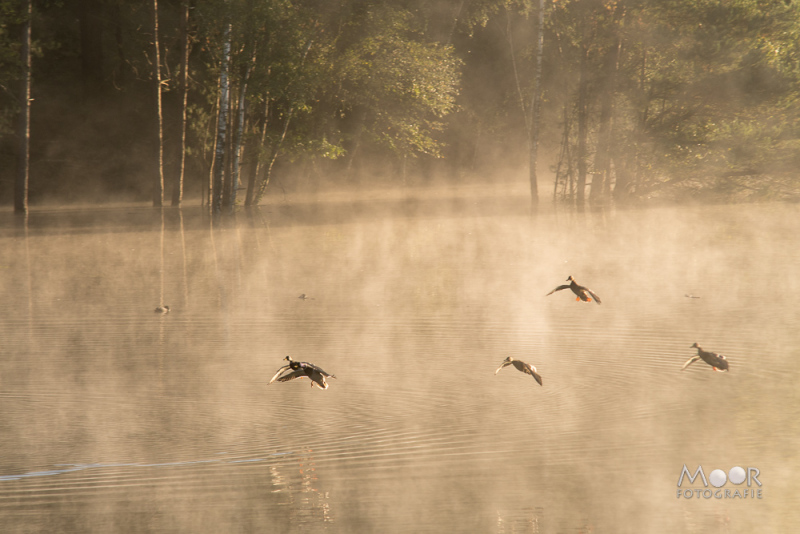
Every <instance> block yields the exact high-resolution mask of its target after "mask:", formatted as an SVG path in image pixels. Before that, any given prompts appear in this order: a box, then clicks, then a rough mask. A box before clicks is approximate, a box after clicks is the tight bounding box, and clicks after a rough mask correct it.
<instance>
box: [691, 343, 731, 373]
mask: <svg viewBox="0 0 800 534" xmlns="http://www.w3.org/2000/svg"><path fill="white" fill-rule="evenodd" d="M691 348H693V349H697V354H696V355H695V356H692V357H691V358H689V361H687V362H686V363H684V364H683V367H681V371H683V370H684V369H686V368H687V367H689V366H690V365H692V364H693V363H694V362H696V361H697V360H703V361H704V362H706V363H707V364H708V365H710V366H711V367H712V368H713V369H714V370H715V371H720V372H723V373H725V372H727V371H728V360H727V358H725V356H723V355H722V354H717V353H716V352H707V351H704V350H703V349H701V348H700V345H698V344H697V343H695V344H694V345H692V346H691Z"/></svg>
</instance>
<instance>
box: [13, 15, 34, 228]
mask: <svg viewBox="0 0 800 534" xmlns="http://www.w3.org/2000/svg"><path fill="white" fill-rule="evenodd" d="M23 9H24V10H25V22H23V25H22V35H21V37H22V47H21V48H20V63H21V64H22V83H21V87H20V89H21V90H20V112H19V154H18V156H17V179H16V181H15V183H14V211H15V212H16V213H28V176H29V173H30V145H31V18H32V16H33V1H32V0H26V2H25V4H24V6H23Z"/></svg>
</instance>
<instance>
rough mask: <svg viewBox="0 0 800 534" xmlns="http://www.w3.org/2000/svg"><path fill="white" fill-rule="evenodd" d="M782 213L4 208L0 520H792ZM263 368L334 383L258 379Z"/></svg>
mask: <svg viewBox="0 0 800 534" xmlns="http://www.w3.org/2000/svg"><path fill="white" fill-rule="evenodd" d="M798 229H799V228H798V217H797V207H796V206H794V205H788V204H756V205H720V206H699V205H698V206H688V207H686V206H685V207H656V208H649V209H631V210H613V211H606V212H604V213H596V212H587V213H586V214H583V215H580V214H576V213H574V212H567V211H564V212H560V211H546V212H544V213H542V214H541V215H540V216H539V217H537V218H535V219H531V217H530V216H529V215H528V213H527V198H525V196H524V195H519V196H514V195H508V196H506V195H504V194H501V193H498V192H497V190H494V192H491V191H486V190H480V189H470V190H465V191H459V192H457V193H453V192H451V191H434V192H427V193H424V194H423V193H421V194H419V195H416V196H415V195H404V196H402V197H398V196H392V195H388V194H384V193H379V192H378V193H365V194H364V197H363V198H360V199H358V200H357V201H353V200H352V199H349V198H348V197H345V196H342V197H341V198H327V199H321V200H317V201H303V200H300V199H294V198H288V199H276V200H273V201H271V202H270V203H268V204H267V205H265V206H263V207H262V208H261V209H260V210H258V211H256V212H254V213H250V214H248V213H246V212H241V213H238V214H237V215H236V217H235V218H233V217H224V218H222V219H220V220H214V221H212V220H210V219H209V218H208V217H206V216H205V215H204V214H203V213H202V212H201V211H200V210H199V209H197V208H194V209H185V210H183V211H182V212H180V211H177V210H173V209H165V210H164V211H163V212H162V211H159V210H154V209H153V208H145V207H141V206H115V207H113V208H108V209H96V208H94V209H85V210H84V209H69V210H55V209H54V210H34V211H33V212H32V213H31V214H30V216H29V219H28V222H27V225H25V224H23V223H22V222H20V220H18V219H15V218H13V216H12V215H11V214H10V213H8V212H3V213H0V250H2V256H0V273H2V274H1V276H0V298H1V299H2V302H3V313H2V320H1V321H0V336H1V337H2V340H3V344H2V351H1V352H0V354H1V355H2V356H1V357H0V405H1V406H2V410H0V521H2V524H3V529H2V530H3V532H45V531H47V532H51V531H52V532H56V531H57V532H123V531H124V532H197V533H204V532H298V531H311V532H317V531H329V532H496V533H511V532H543V533H561V532H564V533H572V532H575V533H577V532H595V533H599V532H612V533H627V532H630V533H642V532H748V533H749V532H776V533H777V532H789V531H791V530H792V526H796V525H797V524H800V511H798V508H797V506H796V502H797V495H798V490H800V470H798V466H799V465H800V460H799V459H798V453H797V451H798V443H800V422H798V421H800V408H799V407H800V403H799V401H800V393H799V392H798V387H797V383H798V373H799V372H800V363H798V361H799V360H798V356H800V354H799V351H798V348H797V346H798V340H799V339H800V334H798V325H800V321H798V312H797V302H798V300H799V299H800V285H799V283H798V278H797V276H796V273H797V267H798V265H800V249H798V247H797V235H798ZM569 275H572V276H574V277H575V278H576V280H577V281H578V283H581V284H584V285H586V286H588V287H590V288H591V289H592V290H593V291H595V292H596V293H597V294H598V295H599V296H600V297H601V298H602V304H601V305H596V304H595V303H594V302H592V303H581V302H576V301H575V296H574V295H573V294H572V293H571V292H570V291H561V292H557V293H555V294H552V295H550V296H547V297H545V295H546V294H547V293H548V292H549V291H551V290H552V289H553V288H554V287H556V286H558V285H561V284H564V283H566V282H565V280H566V278H567V277H568V276H569ZM302 293H305V294H306V295H307V296H308V297H309V299H307V300H302V299H299V298H298V296H299V295H300V294H302ZM686 295H692V296H695V297H699V298H688V297H687V296H686ZM159 304H166V305H169V306H170V307H171V310H172V311H171V312H170V313H169V314H167V315H164V316H162V315H159V314H155V313H154V312H153V310H154V308H155V307H156V306H157V305H159ZM695 342H696V343H698V344H699V345H701V346H702V347H703V348H704V349H705V350H710V351H714V352H720V353H722V354H724V355H726V356H727V359H728V362H729V364H730V372H728V373H719V372H714V371H713V370H712V368H711V367H710V366H709V365H707V364H705V363H704V362H702V361H700V362H697V363H694V364H693V365H691V366H690V367H688V368H687V369H686V370H684V371H681V367H682V366H683V364H684V363H685V362H686V361H687V360H688V359H689V358H691V357H692V356H693V355H694V354H696V351H695V349H692V348H690V347H691V345H692V344H693V343H695ZM287 354H288V355H291V356H292V357H293V358H295V359H297V360H301V361H308V362H312V363H314V364H316V365H319V366H320V367H322V368H323V369H325V370H326V371H328V372H330V373H332V374H334V375H336V378H335V379H329V380H328V383H329V385H330V387H329V388H328V389H327V390H325V391H322V390H320V389H317V388H313V389H312V388H310V387H309V381H308V380H294V381H291V382H287V383H273V384H271V385H267V384H268V382H269V379H270V378H271V377H272V375H273V374H274V373H275V371H277V369H278V368H280V367H281V366H282V365H283V364H284V363H285V362H284V361H283V358H284V357H285V356H286V355H287ZM507 356H513V357H514V358H518V359H522V360H524V361H526V362H528V363H531V364H533V365H535V366H536V367H537V369H538V372H539V373H540V374H541V376H542V378H543V386H539V385H538V384H537V383H536V382H535V381H534V380H533V378H532V377H530V376H527V375H524V374H522V373H520V372H518V371H516V370H514V369H513V368H506V369H504V370H503V371H501V372H500V373H498V374H497V375H495V374H494V372H495V370H496V369H497V367H498V366H499V365H500V363H501V362H502V361H503V359H504V358H506V357H507ZM684 464H686V466H687V467H688V469H689V470H691V472H692V473H694V471H695V469H696V468H697V466H702V467H703V469H704V472H705V475H706V476H708V475H709V473H710V472H711V471H712V470H713V469H721V470H723V471H724V472H725V473H728V472H729V470H730V469H731V468H732V467H734V466H740V467H743V468H744V469H747V468H748V467H754V468H757V469H759V472H760V474H759V476H758V479H759V481H760V482H761V484H762V485H761V486H756V485H755V484H754V485H752V486H751V487H747V484H746V483H745V484H741V485H738V486H734V485H733V484H732V482H728V483H727V484H726V485H725V486H724V488H723V489H730V490H731V491H733V490H737V489H738V490H740V491H741V490H744V489H750V490H756V489H760V490H761V498H760V499H759V498H751V497H749V496H748V498H720V499H718V498H714V497H711V498H703V497H702V495H700V496H695V497H692V498H686V497H680V498H678V497H676V492H677V489H678V488H677V482H678V478H679V476H680V474H681V469H682V467H683V465H684ZM683 487H684V488H695V489H705V488H704V487H703V486H702V484H701V483H700V480H699V478H698V479H696V480H695V482H694V483H692V484H689V482H688V481H687V482H684V486H683ZM709 488H710V489H713V490H715V488H713V487H711V486H709Z"/></svg>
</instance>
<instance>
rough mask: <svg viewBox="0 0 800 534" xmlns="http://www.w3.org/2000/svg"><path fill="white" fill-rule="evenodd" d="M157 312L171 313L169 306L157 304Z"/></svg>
mask: <svg viewBox="0 0 800 534" xmlns="http://www.w3.org/2000/svg"><path fill="white" fill-rule="evenodd" d="M155 311H156V313H161V314H163V315H166V314H168V313H169V306H156V310H155Z"/></svg>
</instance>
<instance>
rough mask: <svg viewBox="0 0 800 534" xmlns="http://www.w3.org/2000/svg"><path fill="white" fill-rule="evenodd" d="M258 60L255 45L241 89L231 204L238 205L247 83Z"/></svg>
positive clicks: (234, 150) (234, 148) (234, 149)
mask: <svg viewBox="0 0 800 534" xmlns="http://www.w3.org/2000/svg"><path fill="white" fill-rule="evenodd" d="M255 62H256V46H255V45H254V46H253V53H252V55H251V56H250V62H249V63H248V64H247V67H245V72H244V79H243V80H242V87H241V91H239V119H238V121H239V122H238V123H237V128H236V143H235V145H234V147H233V165H232V167H233V168H232V172H233V174H232V176H231V206H235V205H236V190H237V188H238V187H239V172H240V170H241V159H242V153H243V151H244V145H243V143H242V140H243V139H244V120H245V102H246V99H247V83H248V82H249V81H250V73H251V72H252V70H253V65H254V64H255Z"/></svg>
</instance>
